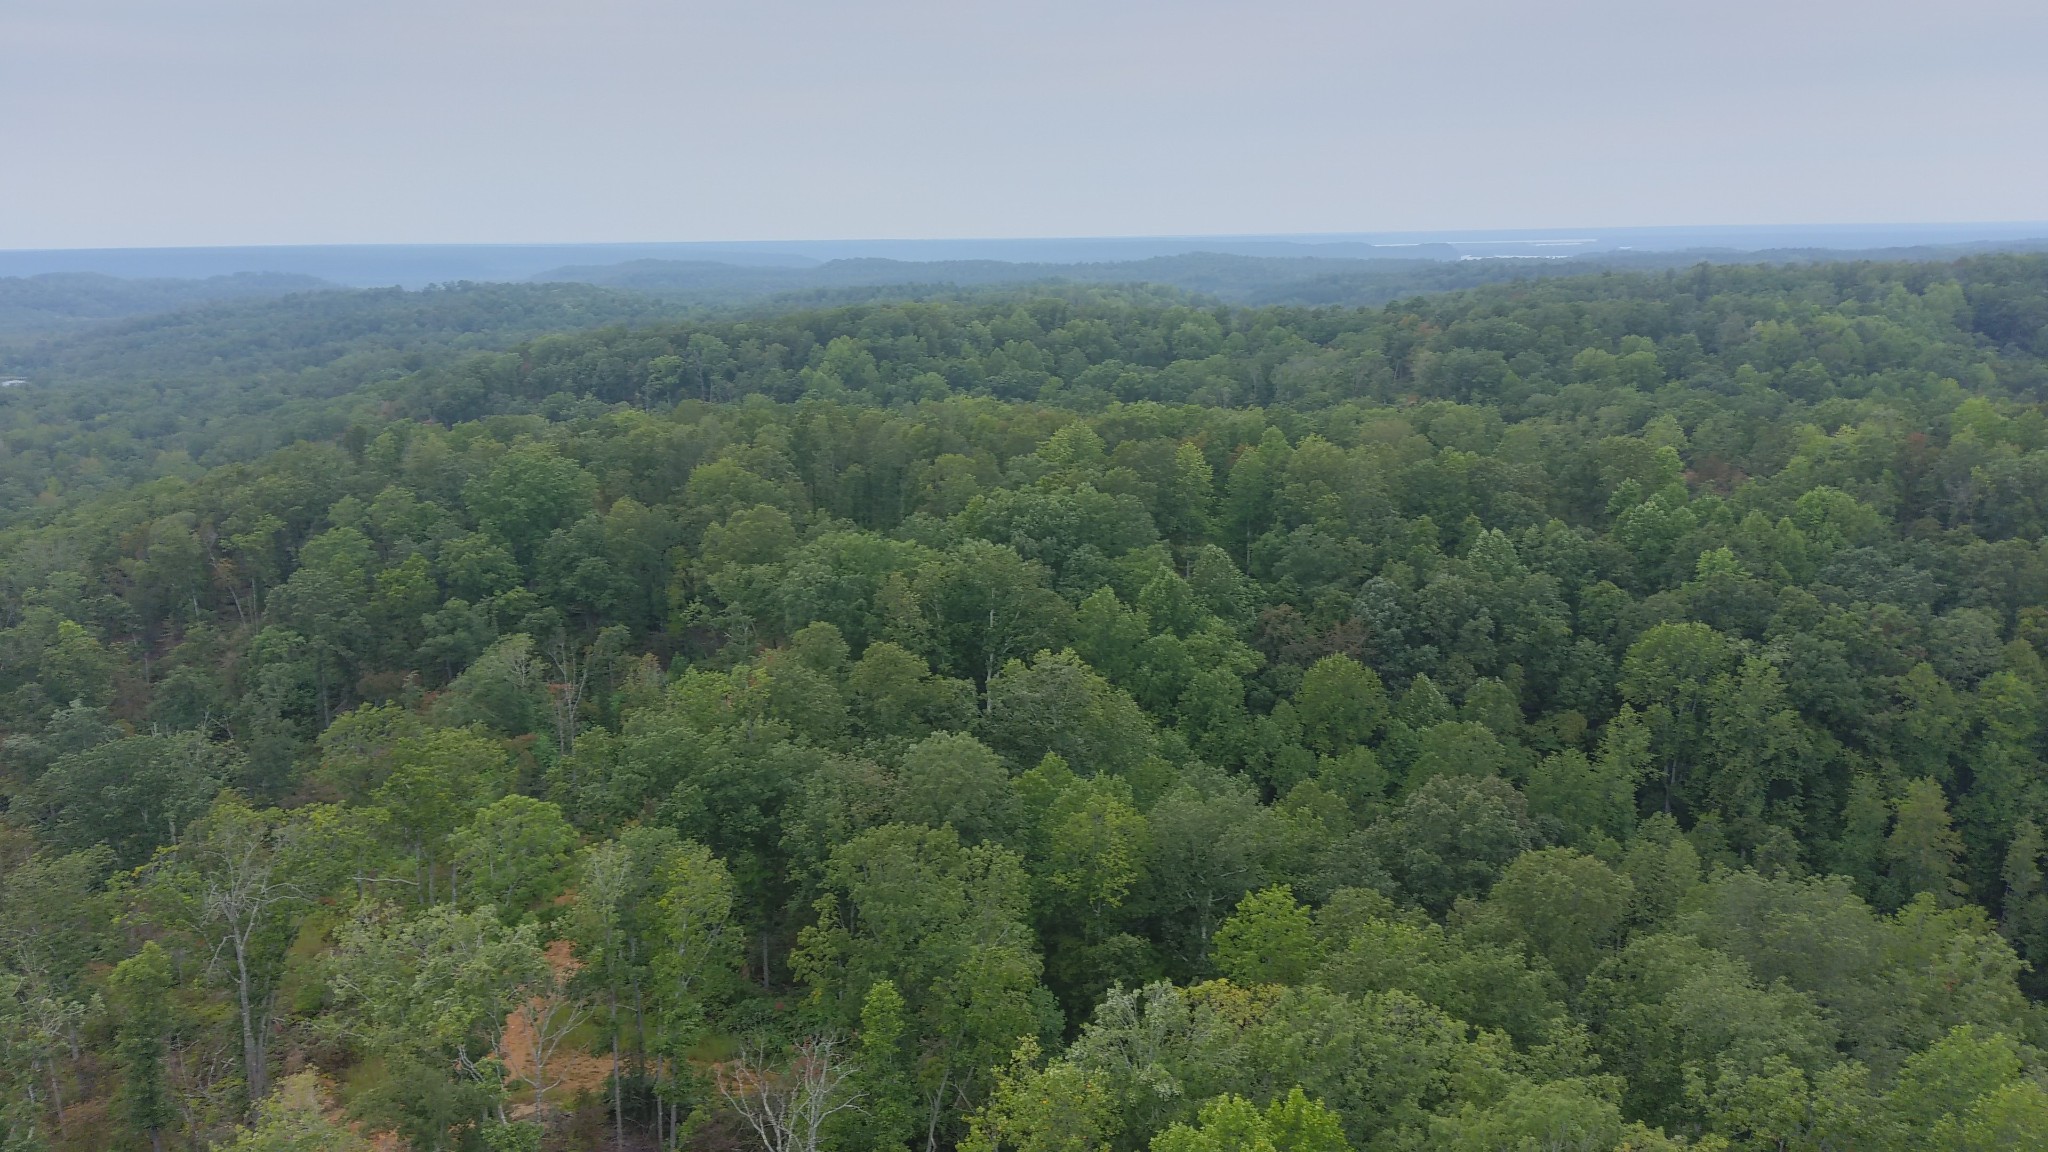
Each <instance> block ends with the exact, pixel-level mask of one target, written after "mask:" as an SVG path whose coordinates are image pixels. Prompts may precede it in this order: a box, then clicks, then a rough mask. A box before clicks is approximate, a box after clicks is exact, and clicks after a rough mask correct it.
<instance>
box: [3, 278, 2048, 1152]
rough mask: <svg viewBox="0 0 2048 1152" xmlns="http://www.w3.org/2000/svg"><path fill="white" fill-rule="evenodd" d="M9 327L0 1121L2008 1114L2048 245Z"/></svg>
mask: <svg viewBox="0 0 2048 1152" xmlns="http://www.w3.org/2000/svg"><path fill="white" fill-rule="evenodd" d="M34 355H36V356H40V357H42V359H41V360H39V361H37V363H40V364H42V365H44V366H45V367H46V368H47V369H48V372H47V373H45V375H44V376H42V377H39V378H38V379H37V380H36V381H35V382H34V383H33V384H32V385H30V386H28V387H24V388H13V389H8V390H6V391H4V392H0V486H4V493H5V497H6V503H7V507H6V510H5V512H4V513H0V738H4V743H0V792H4V796H5V800H6V814H5V821H4V825H0V868H4V873H0V983H4V985H5V987H6V990H7V992H8V993H9V994H8V995H7V996H5V997H0V1092H4V1096H0V1149H5V1150H6V1152H14V1150H15V1149H22V1150H27V1149H45V1148H46V1149H53V1150H58V1149H97V1148H128V1147H140V1146H143V1145H145V1144H152V1145H153V1146H155V1147H156V1148H159V1149H169V1148H205V1147H215V1146H218V1147H227V1148H235V1149H241V1150H244V1152H268V1150H275V1149H356V1148H362V1147H366V1146H367V1144H366V1143H365V1142H366V1141H367V1140H369V1139H370V1138H371V1137H373V1136H378V1137H379V1138H385V1139H396V1140H399V1141H402V1142H403V1146H405V1147H409V1148H412V1149H417V1150H419V1152H427V1150H433V1149H462V1150H473V1149H485V1150H491V1152H503V1150H506V1149H514V1148H524V1149H535V1148H541V1147H547V1148H564V1149H569V1148H573V1149H596V1148H606V1147H614V1146H616V1147H620V1148H628V1147H631V1148H653V1147H686V1148H705V1149H710V1148H727V1147H759V1148H764V1149H767V1150H768V1152H786V1150H792V1149H805V1150H810V1149H820V1148H823V1149H843V1150H846V1152H871V1150H889V1152H894V1150H898V1149H912V1148H916V1149H925V1150H927V1152H938V1150H941V1149H962V1150H972V1152H1012V1150H1017V1152H1021V1150H1025V1149H1030V1150H1050V1149H1060V1150H1069V1149H1071V1150H1076V1152H1080V1150H1095V1149H1113V1150H1116V1152H1139V1150H1149V1152H1208V1150H1211V1149H1214V1150H1218V1152H1222V1150H1226V1149H1228V1150H1238V1149H1270V1150H1272V1152H1336V1150H1339V1149H1356V1150H1359V1152H1367V1150H1380V1149H1384V1150H1388V1152H1393V1150H1397V1149H1398V1150H1404V1152H1405V1150H1431V1152H1434V1150H1442V1152H1466V1150H1471V1152H1480V1150H1486V1152H1492V1150H1506V1149H1514V1150H1521V1149H1539V1148H1541V1149H1551V1148H1558V1149H1562V1148H1570V1149H1582V1150H1589V1152H1606V1150H1620V1149H1631V1150H1642V1152H1648V1150H1653V1149H1677V1148H1699V1149H1726V1150H1736V1149H1742V1150H1749V1149H1756V1150H1762V1149H1772V1150H1783V1149H1813V1150H1819V1149H1834V1150H1840V1149H1875V1150H1898V1152H1905V1150H1908V1149H1913V1150H1917V1149H1929V1148H1933V1149H1954V1150H1958V1152H1962V1150H1977V1149H1994V1148H2000V1149H2002V1148H2015V1149H2017V1148H2029V1147H2040V1146H2042V1145H2043V1143H2044V1142H2048V1056H2044V1054H2043V1051H2042V1048H2043V1046H2044V1045H2048V1016H2044V1014H2043V1010H2042V997H2043V995H2044V994H2048V883H2044V878H2043V868H2044V865H2048V838H2044V828H2048V697H2044V694H2048V663H2044V660H2048V546H2044V543H2043V532H2044V529H2048V408H2044V402H2048V258H2042V257H1984V258H1974V259H1969V260H1963V261H1958V262H1952V263H1938V264H1935V263H1921V264H1911V263H1896V264H1883V263H1839V264H1817V265H1810V266H1800V267H1710V266H1707V265H1701V266H1699V267H1697V268H1693V269H1687V270H1679V271H1670V272H1645V273H1612V272H1608V273H1601V274H1597V275H1588V276H1575V277H1556V278H1548V279H1544V280H1541V281H1530V282H1523V283H1513V284H1502V285H1494V286H1490V287H1484V288H1479V289H1474V290H1470V291H1461V292H1454V293H1449V294H1444V295H1436V296H1428V297H1417V298H1414V299H1409V300H1405V301H1401V302H1397V303H1394V304H1390V305H1387V306H1385V307H1382V308H1372V309H1338V308H1296V307H1258V308H1244V307H1232V306H1225V305H1221V304H1216V303H1213V302H1208V301H1204V300H1202V299H1199V298H1196V297H1190V296H1187V295H1184V294H1181V293H1179V292H1175V291H1171V290H1166V289H1160V288H1129V289H1126V288H1113V287H1097V286H1087V287H1081V286H1063V287H1058V288H1030V289H1016V290H1008V289H1006V290H1001V291H993V290H992V291H983V292H976V293H969V294H951V295H949V294H945V293H933V294H928V295H923V296H920V297H918V298H914V299H888V298H875V299H864V300H861V301H859V302H855V303H851V304H843V305H840V306H830V307H817V308H808V309H800V308H791V307H778V308H775V309H771V310H764V311H762V312H759V313H753V314H744V315H737V314H736V315H720V316H695V317H683V318H678V317H677V316H676V315H675V314H674V313H673V310H663V309H662V308H661V307H660V306H658V305H656V304H655V303H653V302H651V301H646V300H641V299H638V298H633V297H630V296H627V295H625V294H620V293H607V292H603V291H600V290H598V289H587V288H582V287H577V286H568V285H551V286H545V287H543V288H539V289H534V290H527V289H519V290H513V289H509V288H480V287H469V288H456V289H446V290H438V291H437V292H430V293H398V292H395V291H394V292H391V293H384V294H378V293H365V294H348V293H323V294H318V295H308V296H292V297H286V298H284V299H283V300H276V301H266V302H262V303H260V304H257V305H247V306H237V307H234V308H219V309H209V310H204V311H201V312H194V313H180V314H177V315H176V316H175V317H173V318H155V319H145V320H129V321H120V322H118V323H117V324H116V325H115V326H113V327H111V328H105V329H92V330H86V331H82V332H78V333H73V334H70V335H66V336H65V337H63V338H62V339H61V340H59V341H57V342H55V343H52V344H48V345H45V346H43V347H42V348H41V350H39V351H37V352H36V353H34ZM380 1134H382V1135H380Z"/></svg>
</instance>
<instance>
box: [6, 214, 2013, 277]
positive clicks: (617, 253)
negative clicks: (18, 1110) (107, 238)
mask: <svg viewBox="0 0 2048 1152" xmlns="http://www.w3.org/2000/svg"><path fill="white" fill-rule="evenodd" d="M2043 237H2048V223H2042V222H2009V223H1992V224H1944V223H1935V224H1881V225H1799V226H1793V225H1787V226H1771V227H1755V226H1726V227H1711V226H1705V227H1703V226H1689V227H1666V228H1589V229H1542V228H1538V229H1525V230H1517V231H1512V232H1504V231H1464V232H1427V233H1422V232H1417V233H1350V234H1327V235H1302V236H1178V237H1175V236H1166V237H1143V236H1140V237H1079V238H1048V239H971V238H970V239H954V240H806V241H794V240H778V241H750V242H734V241H716V242H712V241H707V242H693V243H636V244H443V245H436V244H419V245H399V244H360V245H309V246H296V247H294V246H276V247H260V248H128V249H46V250H11V251H8V250H0V276H27V275H36V274H41V273H46V272H98V273H102V274H105V275H114V276H142V277H160V278H192V277H211V276H220V275H231V274H233V273H237V272H287V273H295V274H299V275H308V276H316V277H319V278H321V279H324V280H330V281H333V282H335V283H338V284H348V285H356V286H383V285H391V284H399V285H404V286H407V287H421V286H424V285H426V284H429V283H437V282H449V281H456V280H524V279H528V278H530V277H533V276H536V275H539V274H541V273H545V272H547V271H549V270H551V269H557V268H563V267H569V266H578V267H583V266H603V265H616V264H623V263H628V262H634V261H642V260H679V261H710V262H715V263H720V264H730V265H736V266H740V267H748V268H806V267H814V266H816V265H818V264H823V263H827V262H830V261H834V260H849V259H868V258H873V259H882V260H897V261H906V262H919V263H931V262H942V261H1000V262H1004V263H1021V264H1076V263H1115V262H1128V261H1139V260H1148V259H1152V258H1155V257H1162V256H1184V255H1188V254H1191V253H1196V252H1208V253H1216V254H1220V255H1236V256H1260V257H1321V258H1327V259H1345V260H1365V259H1410V260H1412V259H1418V258H1425V259H1456V258H1461V257H1466V256H1480V257H1490V256H1491V257H1497V256H1550V257H1554V256H1573V255H1586V254H1592V253H1603V252H1618V251H1656V252H1673V251H1700V252H1719V253H1724V254H1725V253H1731V252H1758V251H1764V250H1777V249H1825V250H1833V251H1854V250H1871V249H1899V248H1909V247H1924V246H1939V247H1953V246H1959V245H2003V244H2011V243H2014V242H2018V241H2025V240H2029V239H2039V238H2043Z"/></svg>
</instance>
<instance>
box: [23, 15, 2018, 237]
mask: <svg viewBox="0 0 2048 1152" xmlns="http://www.w3.org/2000/svg"><path fill="white" fill-rule="evenodd" d="M2044 45H2048V3H2044V2H2043V0H1714V2H1711V3H1707V2H1701V0H1400V2H1398V3H1383V2H1379V0H1367V2H1355V3H1337V2H1333V0H1261V2H1257V3H1223V2H1217V0H1170V2H1169V0H1158V2H1153V0H1038V2H1036V3H1014V2H1013V3H1003V4H997V3H983V2H978V0H950V2H923V0H839V2H836V3H835V2H820V0H717V2H700V0H0V248H7V247H70V246H129V245H136V246H140V245H170V244H191V245H198V244H277V243H325V242H367V241H390V242H434V241H497V242H506V241H602V240H734V239H802V238H820V237H942V236H1080V235H1131V234H1136V235H1161V234H1203V233H1289V232H1352V231H1384V230H1401V229H1441V228H1515V227H1543V226H1555V227H1567V226H1587V225H1610V226H1619V225H1649V224H1712V223H1731V224H1758V223H1822V222H1882V221H1969V220H2042V219H2048V66H2044V64H2043V62H2042V56H2041V53H2042V50H2043V46H2044Z"/></svg>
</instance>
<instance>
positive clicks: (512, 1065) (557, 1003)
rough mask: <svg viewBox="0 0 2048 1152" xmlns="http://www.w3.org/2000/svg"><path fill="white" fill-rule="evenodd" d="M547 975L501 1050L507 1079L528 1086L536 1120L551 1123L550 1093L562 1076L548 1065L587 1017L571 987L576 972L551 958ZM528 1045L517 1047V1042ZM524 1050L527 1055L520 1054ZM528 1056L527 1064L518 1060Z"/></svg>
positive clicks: (516, 1015) (515, 1017) (518, 1013)
mask: <svg viewBox="0 0 2048 1152" xmlns="http://www.w3.org/2000/svg"><path fill="white" fill-rule="evenodd" d="M545 968H546V974H545V975H540V974H539V973H536V975H537V976H538V979H537V980H535V981H534V982H533V983H531V984H529V985H528V986H527V988H526V991H527V993H528V995H527V997H526V999H524V1000H522V1001H520V1002H519V1005H518V1007H516V1008H514V1009H513V1010H512V1018H511V1020H509V1021H507V1023H508V1025H509V1027H508V1028H507V1029H506V1036H505V1039H504V1040H503V1041H500V1044H499V1047H500V1050H501V1051H503V1052H504V1053H505V1054H506V1056H507V1057H508V1059H507V1060H506V1071H507V1073H508V1075H507V1079H509V1080H512V1081H515V1082H521V1083H524V1084H525V1085H526V1086H527V1087H529V1088H531V1089H532V1090H533V1111H534V1119H536V1120H539V1121H542V1122H545V1121H546V1120H547V1114H548V1113H547V1093H548V1092H549V1091H550V1090H552V1089H554V1088H555V1087H557V1086H559V1085H560V1084H561V1082H562V1077H561V1075H560V1074H559V1073H557V1074H555V1075H554V1076H552V1077H550V1076H549V1075H548V1062H549V1061H551V1060H553V1059H554V1058H555V1053H556V1051H558V1050H559V1049H560V1048H561V1046H562V1041H564V1040H566V1039H568V1038H569V1034H570V1033H571V1032H574V1031H575V1030H576V1029H577V1028H578V1027H580V1026H581V1025H582V1023H583V1021H584V1019H585V1017H586V1015H587V1013H586V1011H585V1008H584V1005H583V1002H582V1001H581V1000H580V999H578V998H577V996H576V995H575V992H574V990H573V988H572V987H571V983H572V981H573V979H574V976H575V968H574V967H573V966H571V965H567V964H563V963H561V962H560V961H559V959H557V958H550V960H549V962H548V963H547V965H546V966H545ZM515 1036H517V1037H518V1039H520V1040H524V1041H526V1043H525V1044H524V1045H520V1044H516V1043H514V1042H513V1038H514V1037H515ZM520 1047H524V1048H525V1051H524V1053H520V1052H518V1051H517V1049H518V1048H520ZM518 1055H524V1056H525V1057H526V1059H525V1060H523V1061H521V1060H518V1059H516V1057H517V1056H518Z"/></svg>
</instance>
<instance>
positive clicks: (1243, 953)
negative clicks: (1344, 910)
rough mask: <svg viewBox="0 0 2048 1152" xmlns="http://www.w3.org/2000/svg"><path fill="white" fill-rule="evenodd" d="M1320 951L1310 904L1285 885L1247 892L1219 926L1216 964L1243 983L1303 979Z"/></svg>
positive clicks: (1316, 961) (1319, 959) (1235, 980)
mask: <svg viewBox="0 0 2048 1152" xmlns="http://www.w3.org/2000/svg"><path fill="white" fill-rule="evenodd" d="M1322 952H1323V949H1322V942H1321V940H1320V939H1319V938H1318V937H1317V935H1316V930H1315V924H1314V922H1313V921H1312V920H1311V919H1310V917H1309V912H1308V909H1306V908H1304V907H1302V906H1301V905H1299V904H1297V903H1295V902H1294V890H1293V889H1292V888H1290V887H1288V886H1287V885H1285V884H1280V885H1276V886H1274V887H1272V888H1267V889H1264V890H1262V891H1259V892H1254V893H1252V894H1251V895H1249V896H1247V897H1245V898H1244V899H1243V900H1242V901H1240V902H1239V903H1238V906H1237V911H1235V912H1233V913H1231V915H1230V919H1228V920H1225V921H1224V922H1223V926H1222V927H1221V928H1218V929H1217V930H1216V942H1215V955H1216V967H1217V968H1218V969H1219V970H1221V971H1222V973H1223V974H1224V975H1225V976H1227V977H1229V978H1230V979H1231V980H1232V981H1234V982H1236V983H1239V984H1245V985H1252V984H1299V983H1301V982H1302V981H1303V980H1305V979H1306V978H1307V977H1308V974H1309V973H1310V972H1311V971H1313V970H1314V969H1315V967H1316V966H1317V965H1318V964H1320V963H1321V962H1322V959H1323V956H1322Z"/></svg>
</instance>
